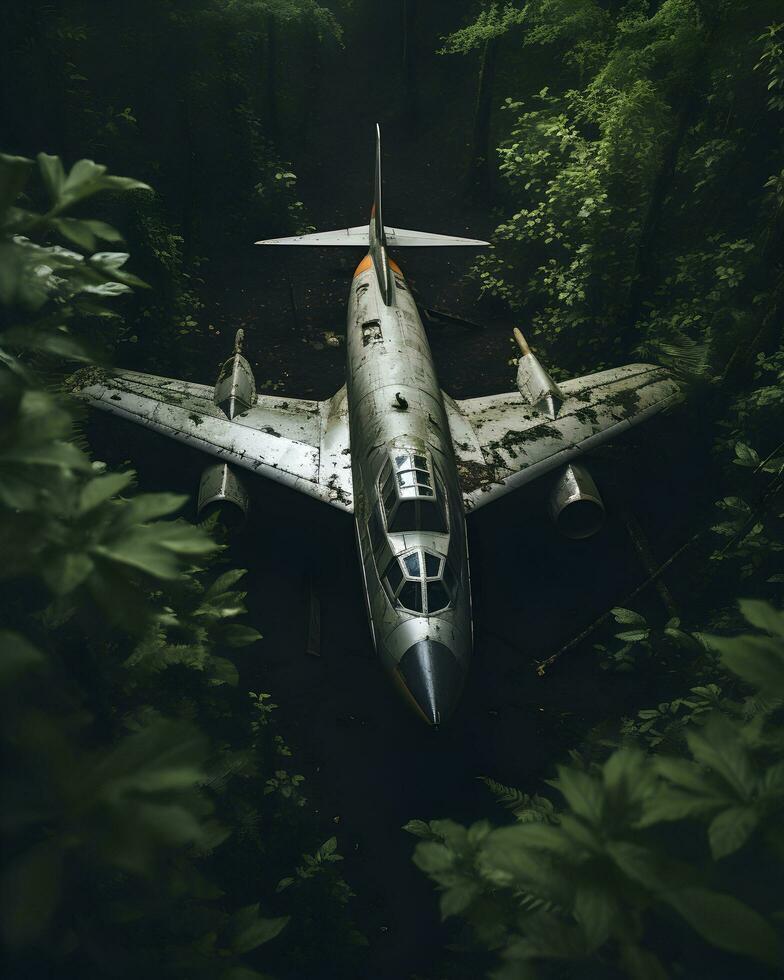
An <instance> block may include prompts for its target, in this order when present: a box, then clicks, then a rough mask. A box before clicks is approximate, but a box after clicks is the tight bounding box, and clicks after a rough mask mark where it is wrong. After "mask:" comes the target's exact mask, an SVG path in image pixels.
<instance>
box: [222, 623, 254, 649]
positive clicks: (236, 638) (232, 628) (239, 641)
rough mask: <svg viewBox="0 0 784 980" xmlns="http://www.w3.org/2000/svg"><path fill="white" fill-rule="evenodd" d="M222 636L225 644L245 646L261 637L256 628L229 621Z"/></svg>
mask: <svg viewBox="0 0 784 980" xmlns="http://www.w3.org/2000/svg"><path fill="white" fill-rule="evenodd" d="M222 636H223V639H224V641H225V643H226V645H227V646H230V647H246V646H249V645H250V644H251V643H256V642H257V641H258V640H261V639H263V637H262V635H261V633H259V631H258V630H256V629H254V628H253V627H252V626H244V625H243V624H242V623H231V624H230V625H229V626H227V627H226V629H225V630H224V631H223V634H222Z"/></svg>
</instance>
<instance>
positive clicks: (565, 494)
mask: <svg viewBox="0 0 784 980" xmlns="http://www.w3.org/2000/svg"><path fill="white" fill-rule="evenodd" d="M550 516H551V517H552V519H553V523H554V524H555V526H556V527H557V528H558V530H559V531H560V532H561V534H564V535H566V537H567V538H573V539H574V540H576V541H578V540H580V539H582V538H590V537H591V536H592V535H594V534H596V532H597V531H598V530H599V529H600V528H601V526H602V524H604V502H603V501H602V497H601V494H600V493H599V490H598V488H597V486H596V484H595V483H594V480H593V477H592V476H591V474H590V473H589V472H588V469H587V468H586V467H585V466H582V465H581V464H580V463H568V464H567V465H566V466H564V468H563V469H562V470H561V471H560V472H559V474H558V476H557V478H556V481H555V483H554V485H553V489H552V490H551V492H550Z"/></svg>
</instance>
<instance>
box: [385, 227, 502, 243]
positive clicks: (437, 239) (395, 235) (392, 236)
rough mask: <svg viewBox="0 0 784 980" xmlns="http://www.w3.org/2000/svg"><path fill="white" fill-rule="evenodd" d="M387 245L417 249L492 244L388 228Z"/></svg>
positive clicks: (476, 239) (426, 232) (473, 239)
mask: <svg viewBox="0 0 784 980" xmlns="http://www.w3.org/2000/svg"><path fill="white" fill-rule="evenodd" d="M385 231H386V233H387V245H389V246H390V247H392V248H404V247H411V248H413V247H417V248H427V247H428V246H431V245H475V246H482V245H489V244H490V242H483V241H480V240H479V239H478V238H459V237H457V236H454V235H436V234H434V233H433V232H429V231H410V230H409V229H408V228H386V229H385Z"/></svg>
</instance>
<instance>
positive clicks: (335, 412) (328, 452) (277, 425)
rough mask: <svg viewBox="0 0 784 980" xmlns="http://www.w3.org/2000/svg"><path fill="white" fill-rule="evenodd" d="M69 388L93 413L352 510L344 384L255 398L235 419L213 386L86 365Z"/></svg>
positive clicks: (73, 378) (70, 382)
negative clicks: (322, 391)
mask: <svg viewBox="0 0 784 980" xmlns="http://www.w3.org/2000/svg"><path fill="white" fill-rule="evenodd" d="M66 387H67V388H68V389H69V390H70V391H71V392H72V393H73V394H75V395H77V396H78V397H79V398H82V399H84V400H85V401H86V402H88V404H90V405H92V406H93V407H94V408H99V409H102V410H104V411H108V412H112V413H113V414H114V415H119V416H120V417H121V418H125V419H128V420H129V421H131V422H136V423H138V424H140V425H145V426H147V427H148V428H151V429H154V430H155V431H156V432H160V433H162V434H163V435H167V436H170V437H171V438H172V439H176V440H177V441H178V442H182V443H185V444H186V445H189V446H193V447H195V448H196V449H201V450H202V451H203V452H205V453H209V454H210V455H211V456H217V457H218V458H219V459H222V460H225V461H226V462H229V463H233V464H234V465H236V466H241V467H243V468H244V469H246V470H250V471H251V472H252V473H258V474H260V475H261V476H266V477H268V478H269V479H271V480H275V481H276V482H277V483H282V484H284V485H285V486H289V487H293V488H294V489H295V490H299V491H301V492H302V493H306V494H308V495H309V496H311V497H316V498H317V499H318V500H323V501H326V503H329V504H332V506H333V507H337V508H339V509H341V510H345V511H349V512H353V483H352V478H351V450H350V446H349V432H348V410H347V407H346V388H345V385H344V386H343V387H342V388H341V389H340V390H339V391H338V392H337V393H336V394H335V395H334V396H333V397H332V398H329V399H327V400H326V401H309V400H307V399H302V398H283V397H278V396H271V395H258V396H257V397H256V404H255V405H254V406H253V407H252V408H251V409H250V410H249V411H247V412H245V413H243V414H242V415H238V416H235V417H234V418H233V419H228V418H227V417H226V415H224V413H223V412H222V411H221V410H220V408H218V406H217V405H216V404H215V402H214V400H213V395H214V391H215V389H214V387H213V386H211V385H201V384H193V383H191V382H187V381H175V380H174V379H172V378H161V377H158V376H157V375H153V374H140V373H138V372H136V371H103V370H101V369H96V368H84V369H83V370H81V371H77V372H76V374H74V375H73V376H72V377H71V378H70V379H69V380H68V382H67V384H66Z"/></svg>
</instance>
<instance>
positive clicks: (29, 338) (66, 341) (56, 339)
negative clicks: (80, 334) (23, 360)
mask: <svg viewBox="0 0 784 980" xmlns="http://www.w3.org/2000/svg"><path fill="white" fill-rule="evenodd" d="M2 343H4V344H5V345H6V346H8V347H11V348H16V349H19V350H34V351H40V352H41V353H42V354H49V355H51V356H52V357H61V358H64V359H65V360H69V361H84V362H88V361H90V360H91V358H90V355H89V354H88V353H87V350H86V348H85V346H84V344H83V343H82V342H81V341H80V340H77V338H76V337H74V336H73V335H72V334H70V333H69V332H68V331H67V330H66V328H65V327H60V328H59V329H45V328H41V329H37V328H36V327H32V326H30V327H12V328H11V329H10V330H6V331H5V333H4V334H3V335H2Z"/></svg>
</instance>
